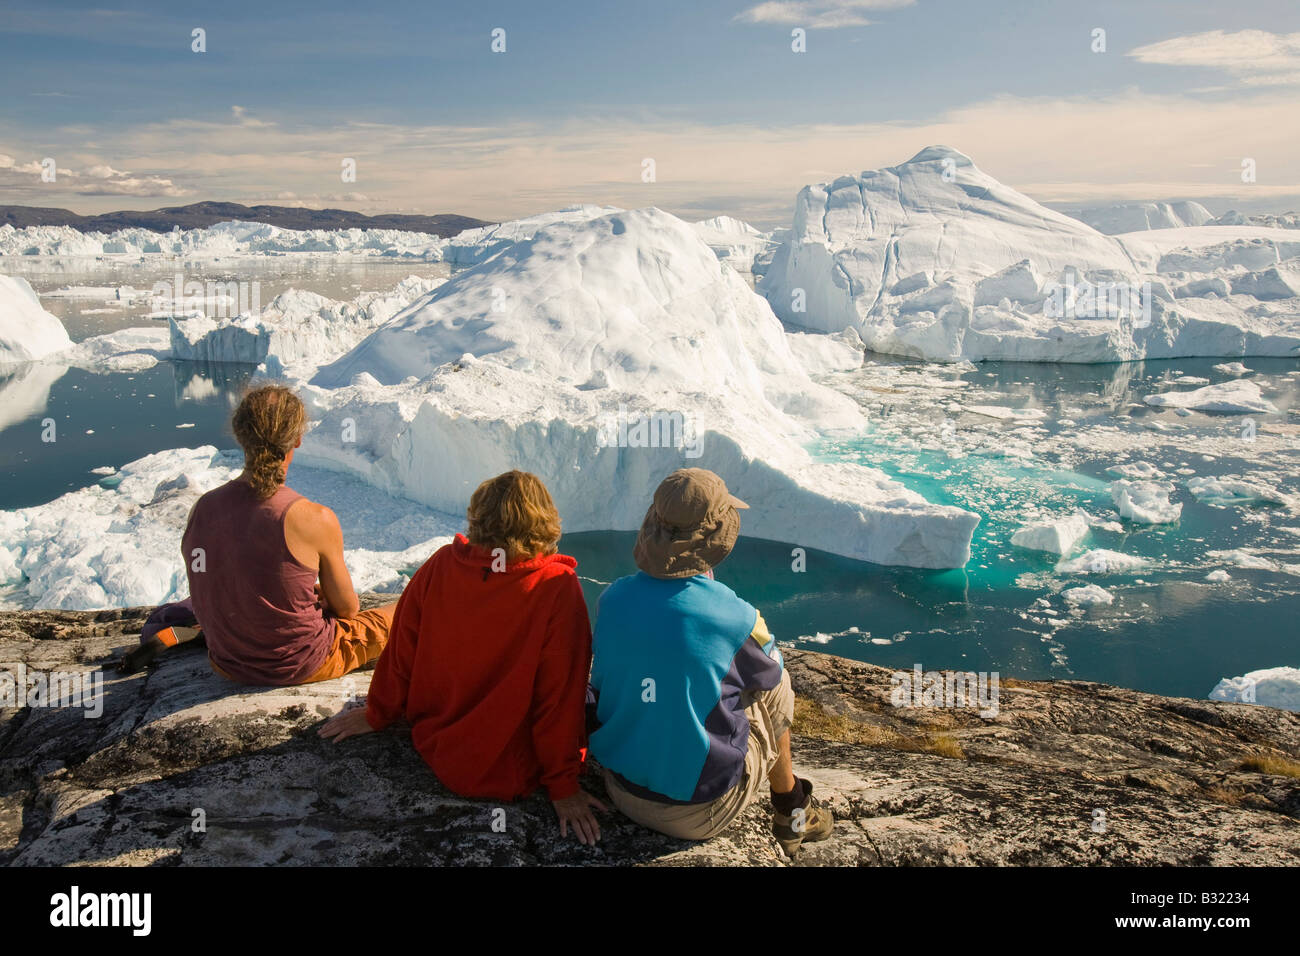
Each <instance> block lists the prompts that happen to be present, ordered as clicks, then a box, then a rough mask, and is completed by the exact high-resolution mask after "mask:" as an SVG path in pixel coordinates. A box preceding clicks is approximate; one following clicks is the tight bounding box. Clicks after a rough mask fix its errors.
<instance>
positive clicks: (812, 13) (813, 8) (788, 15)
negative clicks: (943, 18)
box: [735, 0, 916, 29]
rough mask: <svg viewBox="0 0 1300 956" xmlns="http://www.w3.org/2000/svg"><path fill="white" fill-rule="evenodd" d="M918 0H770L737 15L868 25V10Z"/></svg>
mask: <svg viewBox="0 0 1300 956" xmlns="http://www.w3.org/2000/svg"><path fill="white" fill-rule="evenodd" d="M915 2H916V0H767V2H764V3H760V4H757V5H756V6H752V7H750V8H748V9H747V10H742V11H741V12H740V13H738V14H736V16H735V19H736V20H739V21H741V22H742V23H780V24H784V25H786V26H796V27H807V28H809V29H835V28H837V27H865V26H867V25H869V24H870V23H872V22H873V21H871V20H869V19H867V17H866V15H865V13H866V11H868V10H894V9H897V8H899V7H909V6H911V5H912V4H913V3H915Z"/></svg>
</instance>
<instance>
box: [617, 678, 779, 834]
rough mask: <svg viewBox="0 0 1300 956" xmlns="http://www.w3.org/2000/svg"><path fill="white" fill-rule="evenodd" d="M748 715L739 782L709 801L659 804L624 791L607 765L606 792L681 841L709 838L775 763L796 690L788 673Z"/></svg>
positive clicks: (751, 796) (752, 795) (749, 799)
mask: <svg viewBox="0 0 1300 956" xmlns="http://www.w3.org/2000/svg"><path fill="white" fill-rule="evenodd" d="M745 716H746V717H747V718H749V747H748V749H747V750H746V751H745V773H744V776H742V777H741V778H740V782H739V783H738V784H736V785H735V786H734V787H732V788H731V789H730V790H728V791H727V792H726V793H724V794H723V795H722V796H720V797H718V798H717V799H716V800H713V801H711V802H710V803H690V804H678V803H659V802H657V801H654V800H646V799H645V798H644V797H638V796H636V795H635V794H631V793H628V792H627V791H626V790H624V789H623V787H622V786H621V785H620V784H619V782H618V781H617V780H616V779H615V778H614V775H613V774H611V773H610V772H609V771H608V770H606V771H605V789H606V790H608V791H609V797H610V799H611V800H613V801H614V806H616V807H618V808H619V810H621V811H622V812H623V814H624V815H625V816H627V817H628V818H629V819H631V820H635V821H636V822H637V823H639V824H641V825H642V826H643V827H649V828H650V829H651V830H658V831H659V832H660V833H665V834H667V835H668V836H671V837H678V838H679V839H683V840H707V839H709V838H710V837H713V836H717V835H718V834H719V833H721V832H722V831H723V830H725V829H726V828H727V826H728V825H729V824H730V823H731V821H732V820H734V819H736V817H738V816H739V815H740V814H741V812H742V811H743V810H744V809H745V808H746V807H747V806H749V805H750V804H751V803H753V802H754V801H755V800H756V799H757V798H758V794H759V792H760V791H761V789H762V788H763V786H764V785H765V784H766V783H767V775H768V772H769V771H770V770H771V769H772V766H773V764H775V763H776V760H777V757H778V755H779V751H778V749H777V743H778V741H780V739H781V738H782V737H783V736H784V735H785V732H786V731H787V730H789V729H790V725H791V724H792V723H794V690H793V689H792V688H791V687H790V675H789V674H788V673H786V672H785V671H782V673H781V683H779V684H777V685H776V686H775V687H773V688H772V689H771V690H768V691H764V692H762V693H761V694H759V695H758V696H757V697H755V698H754V700H753V703H751V704H750V705H749V706H748V707H746V708H745Z"/></svg>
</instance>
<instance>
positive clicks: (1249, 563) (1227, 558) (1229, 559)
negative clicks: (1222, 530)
mask: <svg viewBox="0 0 1300 956" xmlns="http://www.w3.org/2000/svg"><path fill="white" fill-rule="evenodd" d="M1206 557H1207V558H1209V559H1210V560H1212V561H1221V562H1223V563H1224V564H1232V565H1235V566H1236V567H1239V568H1245V569H1247V570H1253V571H1277V570H1280V568H1279V564H1278V562H1276V561H1274V560H1273V559H1272V558H1266V557H1264V556H1263V555H1259V554H1252V553H1251V552H1249V551H1246V550H1244V549H1242V548H1234V549H1231V550H1226V551H1208V552H1206Z"/></svg>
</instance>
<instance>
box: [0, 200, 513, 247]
mask: <svg viewBox="0 0 1300 956" xmlns="http://www.w3.org/2000/svg"><path fill="white" fill-rule="evenodd" d="M230 220H241V221H243V222H262V223H266V224H268V225H272V226H279V227H280V228H282V229H396V230H400V231H402V232H428V233H434V234H436V235H438V236H441V237H442V238H444V239H446V238H449V237H451V236H454V235H456V234H457V233H459V232H463V231H464V230H466V229H474V228H477V227H479V226H486V225H489V223H488V222H486V221H485V220H482V219H474V218H473V217H471V216H460V215H456V214H454V213H440V214H438V215H435V216H403V215H397V214H395V213H384V214H382V215H378V216H367V215H364V214H362V213H359V212H352V211H351V210H348V209H299V208H296V207H293V206H265V205H262V206H245V205H243V204H242V203H237V202H196V203H191V204H190V205H188V206H168V207H166V208H164V209H154V210H152V211H150V212H137V211H135V210H130V209H126V210H120V211H118V212H106V213H101V214H100V215H98V216H81V215H78V214H77V213H75V212H73V211H72V210H70V209H57V208H54V207H49V206H0V225H3V224H5V223H8V224H9V225H11V226H13V227H14V228H15V229H21V228H23V227H24V226H71V227H72V228H74V229H79V230H81V231H82V232H92V231H93V232H112V231H114V230H116V229H130V228H140V229H152V230H154V231H156V232H170V231H171V230H172V229H173V228H175V227H176V226H179V227H180V228H182V229H201V228H203V227H204V226H212V225H215V224H216V223H219V222H229V221H230Z"/></svg>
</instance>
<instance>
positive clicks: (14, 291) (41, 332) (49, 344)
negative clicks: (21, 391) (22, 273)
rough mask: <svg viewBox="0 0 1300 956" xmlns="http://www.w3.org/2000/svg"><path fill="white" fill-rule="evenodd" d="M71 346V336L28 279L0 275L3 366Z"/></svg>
mask: <svg viewBox="0 0 1300 956" xmlns="http://www.w3.org/2000/svg"><path fill="white" fill-rule="evenodd" d="M71 347H72V339H70V338H68V333H67V330H66V329H64V327H63V323H62V322H60V321H59V320H58V318H57V317H56V316H53V315H51V314H50V313H49V312H46V311H45V309H43V308H42V307H41V300H40V299H39V298H37V296H36V293H35V292H34V291H33V290H32V287H31V286H30V285H29V284H28V282H27V280H26V279H19V278H15V277H13V276H3V275H0V366H2V365H9V364H14V363H17V362H31V361H34V360H36V359H42V358H45V357H46V356H48V355H53V354H54V353H56V352H61V351H63V350H64V349H68V348H71Z"/></svg>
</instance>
